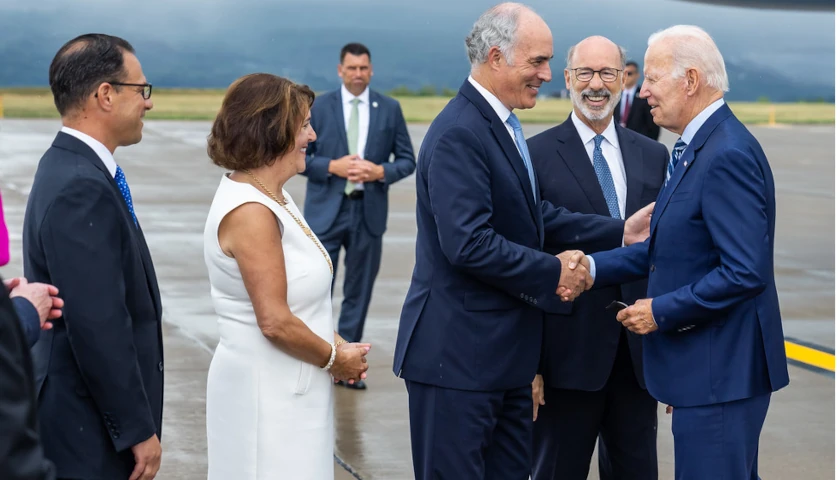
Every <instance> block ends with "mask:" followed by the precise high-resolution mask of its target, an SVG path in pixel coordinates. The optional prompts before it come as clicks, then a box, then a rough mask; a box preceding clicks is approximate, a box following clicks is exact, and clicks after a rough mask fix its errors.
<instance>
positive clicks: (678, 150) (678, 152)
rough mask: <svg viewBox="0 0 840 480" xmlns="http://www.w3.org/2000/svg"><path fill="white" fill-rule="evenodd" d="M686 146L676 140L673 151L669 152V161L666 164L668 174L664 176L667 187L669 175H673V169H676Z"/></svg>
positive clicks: (679, 140) (680, 140)
mask: <svg viewBox="0 0 840 480" xmlns="http://www.w3.org/2000/svg"><path fill="white" fill-rule="evenodd" d="M687 146H688V145H686V144H685V142H683V141H682V138H678V139H677V143H675V144H674V150H672V151H671V161H670V162H668V172H667V173H666V174H665V185H668V180H670V179H671V175H673V174H674V169H675V168H677V162H679V161H680V157H682V154H683V152H684V151H685V147H687Z"/></svg>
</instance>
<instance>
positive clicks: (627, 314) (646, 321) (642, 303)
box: [615, 298, 659, 335]
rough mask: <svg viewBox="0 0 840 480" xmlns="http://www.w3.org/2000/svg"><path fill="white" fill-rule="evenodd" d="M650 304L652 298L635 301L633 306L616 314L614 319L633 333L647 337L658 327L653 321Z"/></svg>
mask: <svg viewBox="0 0 840 480" xmlns="http://www.w3.org/2000/svg"><path fill="white" fill-rule="evenodd" d="M652 304H653V299H652V298H643V299H641V300H637V301H636V303H634V304H633V305H630V306H629V307H627V308H625V309H624V310H622V311H620V312H618V315H617V316H616V317H615V318H616V320H618V321H619V322H621V324H622V325H624V326H625V327H627V330H630V331H631V332H633V333H636V334H639V335H647V334H648V333H650V332H655V331H656V330H658V329H659V327H658V326H656V322H654V321H653V308H652V306H651V305H652Z"/></svg>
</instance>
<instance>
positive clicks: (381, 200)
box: [303, 90, 416, 235]
mask: <svg viewBox="0 0 840 480" xmlns="http://www.w3.org/2000/svg"><path fill="white" fill-rule="evenodd" d="M374 105H376V106H374ZM312 128H313V129H314V130H315V133H316V134H317V135H318V138H317V140H315V141H314V142H312V143H310V144H309V148H308V149H307V151H306V170H305V171H304V172H303V175H306V177H307V178H308V181H307V182H306V200H305V201H304V206H303V213H304V215H305V216H306V221H307V223H309V226H310V228H312V231H313V232H315V233H316V234H318V235H321V234H323V233H325V232H327V231H328V230H329V229H330V227H332V225H333V223H334V222H335V219H336V217H337V216H338V211H339V209H340V208H341V202H342V200H343V199H344V187H345V185H346V184H347V179H346V178H342V177H338V176H335V175H331V174H330V173H329V165H330V161H331V160H335V159H336V158H341V157H343V156H345V155H347V154H348V153H349V150H348V148H347V131H346V129H345V127H344V110H343V109H342V106H341V90H336V91H334V92H330V93H326V94H324V95H321V96H319V97H317V98H316V99H315V103H314V104H313V105H312ZM392 154H393V155H394V160H393V161H391V160H390V158H391V155H392ZM364 158H365V160H368V161H371V162H373V163H376V164H378V165H382V167H383V168H384V169H385V179H384V181H379V182H365V184H364V186H365V196H364V199H363V200H362V202H363V204H364V217H365V218H364V223H365V225H366V226H367V229H368V231H370V233H371V235H382V234H384V233H385V227H386V223H387V219H388V186H389V185H391V184H392V183H394V182H396V181H398V180H400V179H402V178H405V177H407V176H408V175H411V174H412V173H413V172H414V169H415V167H416V165H415V161H414V149H413V148H412V146H411V137H409V135H408V128H407V127H406V125H405V119H404V118H403V114H402V109H401V108H400V104H399V102H397V101H396V100H394V99H393V98H389V97H386V96H384V95H381V94H379V93H377V92H375V91H373V90H370V125H369V127H368V136H367V143H366V146H365V152H364Z"/></svg>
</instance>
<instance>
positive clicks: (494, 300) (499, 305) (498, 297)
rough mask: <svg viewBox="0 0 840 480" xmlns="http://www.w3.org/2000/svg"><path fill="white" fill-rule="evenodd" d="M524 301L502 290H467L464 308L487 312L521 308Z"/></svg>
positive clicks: (471, 310) (470, 310)
mask: <svg viewBox="0 0 840 480" xmlns="http://www.w3.org/2000/svg"><path fill="white" fill-rule="evenodd" d="M522 306H523V303H522V302H520V301H519V300H516V299H515V298H513V297H511V296H509V295H507V294H504V293H502V292H465V293H464V310H467V311H469V312H487V311H491V310H511V309H514V308H520V307H522Z"/></svg>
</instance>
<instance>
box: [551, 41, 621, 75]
mask: <svg viewBox="0 0 840 480" xmlns="http://www.w3.org/2000/svg"><path fill="white" fill-rule="evenodd" d="M592 58H598V59H604V60H606V61H609V62H611V63H612V67H613V68H619V69H624V63H625V61H626V60H627V56H626V54H625V52H624V49H623V48H621V47H619V46H618V45H617V44H616V43H615V42H613V41H612V40H610V39H609V38H607V37H602V36H600V35H595V36H592V37H586V38H584V39H583V40H581V41H580V42H579V43H578V44H577V45H572V48H570V49H569V52H568V54H566V68H577V67H576V66H575V63H580V61H581V59H586V60H588V59H592Z"/></svg>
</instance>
